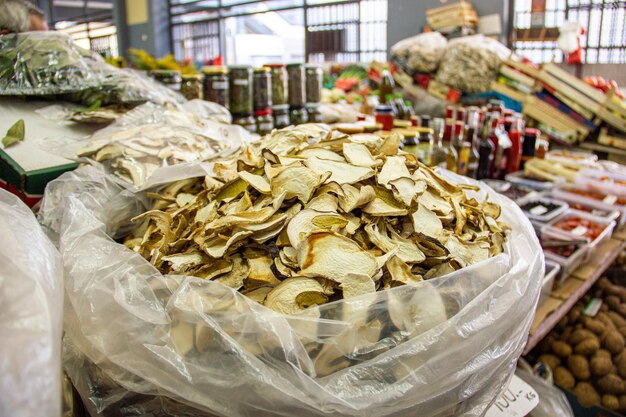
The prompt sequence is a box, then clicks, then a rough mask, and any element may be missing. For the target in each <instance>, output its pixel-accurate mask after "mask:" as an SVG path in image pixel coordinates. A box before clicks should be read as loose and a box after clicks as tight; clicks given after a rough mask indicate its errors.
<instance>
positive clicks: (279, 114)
mask: <svg viewBox="0 0 626 417" xmlns="http://www.w3.org/2000/svg"><path fill="white" fill-rule="evenodd" d="M272 112H273V114H274V127H275V128H276V129H282V128H283V127H287V126H289V104H280V105H278V106H273V107H272Z"/></svg>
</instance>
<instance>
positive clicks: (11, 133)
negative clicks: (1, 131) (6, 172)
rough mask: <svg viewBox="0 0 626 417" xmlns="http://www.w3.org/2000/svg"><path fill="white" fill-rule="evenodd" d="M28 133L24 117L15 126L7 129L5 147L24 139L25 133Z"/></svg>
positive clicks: (4, 140) (4, 139) (3, 142)
mask: <svg viewBox="0 0 626 417" xmlns="http://www.w3.org/2000/svg"><path fill="white" fill-rule="evenodd" d="M25 133H26V130H25V126H24V119H20V120H18V121H17V122H15V124H14V125H13V126H11V127H10V128H9V130H7V134H6V136H5V137H4V138H3V139H2V146H4V148H5V149H6V148H8V147H9V146H11V145H14V144H16V143H17V142H19V141H20V140H24V135H25Z"/></svg>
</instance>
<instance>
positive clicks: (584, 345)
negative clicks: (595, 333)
mask: <svg viewBox="0 0 626 417" xmlns="http://www.w3.org/2000/svg"><path fill="white" fill-rule="evenodd" d="M598 349H600V341H599V340H598V339H597V338H595V337H594V338H593V339H586V340H583V341H582V342H580V343H579V344H577V345H576V347H574V352H575V353H578V354H579V355H584V356H590V355H593V354H594V353H596V352H597V351H598Z"/></svg>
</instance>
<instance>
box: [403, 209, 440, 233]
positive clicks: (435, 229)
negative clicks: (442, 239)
mask: <svg viewBox="0 0 626 417" xmlns="http://www.w3.org/2000/svg"><path fill="white" fill-rule="evenodd" d="M411 217H412V218H413V229H414V230H415V231H416V232H420V233H423V234H425V235H426V236H430V237H433V238H435V239H437V238H439V236H441V234H442V233H443V224H442V223H441V220H440V219H439V217H437V215H436V214H435V212H434V211H432V210H429V209H428V208H427V207H426V206H425V205H424V204H419V205H418V208H417V210H416V211H415V213H413V214H412V215H411Z"/></svg>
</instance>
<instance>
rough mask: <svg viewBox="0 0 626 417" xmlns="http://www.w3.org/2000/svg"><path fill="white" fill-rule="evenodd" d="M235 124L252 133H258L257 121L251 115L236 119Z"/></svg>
mask: <svg viewBox="0 0 626 417" xmlns="http://www.w3.org/2000/svg"><path fill="white" fill-rule="evenodd" d="M233 124H235V125H238V126H241V127H243V128H244V129H246V130H247V131H248V132H250V133H256V121H255V120H254V117H252V116H251V115H244V116H239V117H234V118H233Z"/></svg>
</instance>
